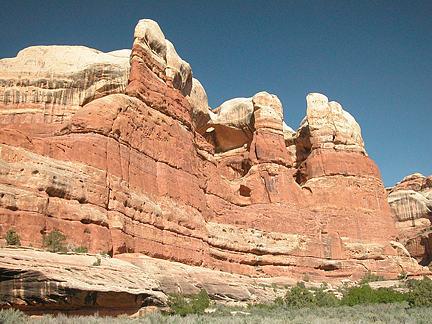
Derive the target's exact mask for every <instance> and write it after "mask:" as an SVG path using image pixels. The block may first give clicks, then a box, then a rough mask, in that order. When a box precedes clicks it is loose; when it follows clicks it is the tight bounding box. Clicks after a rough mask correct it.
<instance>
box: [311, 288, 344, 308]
mask: <svg viewBox="0 0 432 324" xmlns="http://www.w3.org/2000/svg"><path fill="white" fill-rule="evenodd" d="M314 298H315V304H316V305H317V306H318V307H337V306H339V304H340V301H339V299H337V298H336V296H335V295H334V294H332V293H330V292H325V291H324V290H323V289H318V290H317V291H316V292H315V296H314Z"/></svg>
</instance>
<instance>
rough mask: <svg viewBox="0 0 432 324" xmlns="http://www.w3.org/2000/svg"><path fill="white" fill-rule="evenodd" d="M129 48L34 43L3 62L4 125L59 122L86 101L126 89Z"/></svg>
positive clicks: (0, 106) (0, 96)
mask: <svg viewBox="0 0 432 324" xmlns="http://www.w3.org/2000/svg"><path fill="white" fill-rule="evenodd" d="M129 56H130V50H121V51H114V52H110V53H102V52H100V51H97V50H94V49H91V48H87V47H84V46H32V47H28V48H26V49H24V50H22V51H20V52H19V53H18V55H17V57H15V58H6V59H2V60H0V111H1V112H2V114H1V119H2V123H3V124H4V123H21V122H23V123H29V122H33V123H44V122H48V123H56V122H57V123H58V122H61V121H62V120H64V119H68V118H69V117H70V116H71V115H73V114H74V113H75V112H76V111H77V110H78V109H79V108H80V107H81V106H83V105H85V104H86V103H88V102H90V101H92V100H94V99H97V98H100V97H103V96H106V95H109V94H112V93H121V92H124V90H125V88H126V85H127V82H128V76H129Z"/></svg>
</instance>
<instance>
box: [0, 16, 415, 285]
mask: <svg viewBox="0 0 432 324" xmlns="http://www.w3.org/2000/svg"><path fill="white" fill-rule="evenodd" d="M95 55H100V54H95ZM36 58H37V56H36ZM5 62H9V61H7V60H6V61H4V60H1V61H0V63H1V64H3V65H4V64H5ZM130 62H131V65H130V74H129V81H128V84H127V86H126V87H125V88H124V90H120V88H118V91H117V90H115V91H114V92H117V93H111V94H109V95H104V96H100V97H98V96H99V95H94V96H92V97H91V99H89V101H88V102H87V101H85V100H84V101H79V100H78V101H76V102H75V101H70V102H68V101H66V103H65V106H64V109H66V110H67V111H68V118H63V119H62V118H60V119H55V120H54V119H52V118H42V119H38V120H37V121H35V120H34V119H33V118H32V116H33V115H32V114H33V113H32V112H25V111H20V109H21V108H20V107H21V102H18V103H15V102H10V101H8V102H7V103H6V106H7V111H5V113H4V114H3V116H9V117H5V118H3V119H2V120H1V124H0V142H1V145H0V158H1V160H0V170H1V172H0V220H1V221H0V224H1V227H0V232H1V234H3V233H5V232H6V231H7V230H9V229H14V230H16V231H17V233H19V235H20V236H21V239H22V243H23V244H26V245H28V244H32V245H33V246H35V247H41V245H42V235H41V234H45V233H48V232H50V231H51V230H59V231H61V232H62V233H64V234H65V235H66V236H67V240H68V242H67V243H68V244H70V245H74V246H80V245H84V246H87V247H88V248H89V249H90V252H92V253H99V252H101V251H104V252H108V253H109V254H110V255H114V256H115V255H119V254H122V253H142V254H144V255H147V256H151V257H155V258H160V259H166V260H170V261H177V262H181V263H184V264H189V265H195V266H201V267H206V268H209V269H214V270H222V271H227V272H233V273H237V274H248V275H256V276H267V277H269V276H280V275H283V276H288V277H291V278H295V279H301V278H303V277H304V275H305V274H308V276H310V277H311V278H316V280H321V281H322V279H323V278H325V277H328V278H338V279H339V280H340V279H342V278H347V277H350V278H357V277H359V276H361V275H362V274H363V273H365V272H366V271H367V270H371V271H373V272H377V273H378V274H380V275H381V274H382V275H385V276H389V277H391V276H396V275H397V274H398V273H399V272H400V271H401V270H404V271H405V272H410V271H417V270H418V269H420V268H419V267H418V265H417V263H416V262H415V261H414V260H413V259H411V258H410V256H409V254H408V253H407V251H406V250H405V248H404V247H403V246H402V245H401V244H400V243H398V242H396V238H397V235H398V232H397V230H396V227H395V224H394V221H393V217H392V215H391V211H390V206H389V204H388V202H387V199H386V193H385V190H384V187H383V184H382V180H381V176H380V173H379V170H378V168H377V167H376V165H375V163H374V162H373V161H372V160H371V159H370V158H369V157H368V156H367V154H366V151H365V149H364V143H363V140H362V138H361V131H360V127H359V125H358V124H357V122H356V121H355V120H354V118H353V117H352V116H351V115H350V114H349V113H347V112H345V111H344V110H343V109H342V107H341V106H340V105H339V104H338V103H335V102H328V99H327V98H326V97H325V96H324V95H321V94H310V95H308V97H307V113H306V114H307V116H306V118H305V120H304V121H303V122H302V124H301V125H300V128H299V129H298V130H297V131H294V130H292V129H290V128H289V127H288V126H287V125H286V124H285V123H284V121H283V114H282V112H283V108H282V104H281V102H280V101H279V99H278V98H277V97H276V96H275V95H272V94H269V93H266V92H260V93H258V94H256V95H255V96H253V97H252V98H238V99H233V100H229V101H227V102H225V103H223V104H222V105H221V106H220V107H219V108H216V109H214V110H213V111H211V110H210V109H209V108H208V104H207V96H206V95H205V91H204V88H203V87H202V85H201V84H200V83H199V81H197V80H196V79H193V78H192V72H191V70H190V66H189V64H187V63H186V62H184V61H183V60H181V59H180V58H179V57H178V55H177V53H176V52H175V49H174V47H173V46H172V44H170V43H169V42H168V41H167V40H166V39H165V36H164V35H163V33H162V31H161V30H160V28H159V27H158V26H157V24H156V23H154V22H152V21H149V20H142V21H140V22H139V24H138V25H137V28H136V30H135V38H134V45H133V48H132V52H131V58H130ZM53 73H54V72H53ZM124 75H127V73H126V72H125V74H124ZM108 76H109V74H108ZM1 77H3V76H1V75H0V78H1ZM110 78H111V80H113V81H112V82H114V80H116V78H115V77H114V76H112V77H110ZM106 82H108V83H109V82H111V81H109V80H108V81H106ZM122 89H123V88H122ZM89 98H90V97H89ZM77 104H78V106H76V105H77ZM38 109H39V108H38ZM62 109H63V108H62ZM66 110H65V111H66ZM15 111H20V116H21V117H22V118H21V117H20V118H19V119H14V118H12V117H11V116H14V114H15ZM42 111H43V110H41V111H40V112H41V113H42ZM43 114H45V113H43ZM43 114H42V115H43ZM42 115H41V116H42Z"/></svg>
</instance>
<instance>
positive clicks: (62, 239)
mask: <svg viewBox="0 0 432 324" xmlns="http://www.w3.org/2000/svg"><path fill="white" fill-rule="evenodd" d="M42 240H43V245H42V247H44V248H46V249H47V250H48V251H50V252H67V248H66V246H65V245H66V236H65V235H63V234H62V233H60V232H59V231H51V232H50V233H49V234H48V235H45V234H44V235H42Z"/></svg>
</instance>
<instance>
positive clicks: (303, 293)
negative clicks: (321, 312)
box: [284, 282, 316, 308]
mask: <svg viewBox="0 0 432 324" xmlns="http://www.w3.org/2000/svg"><path fill="white" fill-rule="evenodd" d="M284 299H285V304H286V305H287V306H288V307H290V308H302V307H310V308H313V307H316V300H315V298H314V295H313V294H312V293H311V292H310V291H309V290H307V289H306V287H305V284H304V283H303V282H298V283H297V285H296V286H295V287H292V288H291V290H288V291H287V292H286V294H285V298H284Z"/></svg>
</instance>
